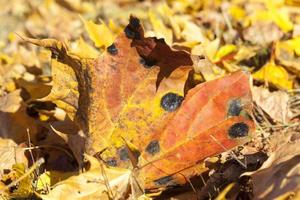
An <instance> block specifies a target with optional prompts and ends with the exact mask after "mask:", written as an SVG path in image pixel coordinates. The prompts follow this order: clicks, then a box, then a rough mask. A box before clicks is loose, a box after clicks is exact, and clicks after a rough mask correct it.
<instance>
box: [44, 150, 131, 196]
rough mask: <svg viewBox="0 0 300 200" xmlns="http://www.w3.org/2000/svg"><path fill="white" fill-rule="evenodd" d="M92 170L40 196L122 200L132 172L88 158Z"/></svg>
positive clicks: (58, 184)
mask: <svg viewBox="0 0 300 200" xmlns="http://www.w3.org/2000/svg"><path fill="white" fill-rule="evenodd" d="M86 158H87V159H88V160H89V161H90V162H91V164H92V166H91V168H90V169H89V170H88V171H87V172H84V173H82V174H79V175H77V176H71V177H70V178H68V179H66V180H63V181H60V182H58V183H57V184H55V185H54V186H53V189H52V190H51V191H50V193H49V194H46V195H44V194H40V195H39V197H40V198H42V199H43V200H53V199H57V200H60V199H61V200H62V199H65V198H66V196H67V197H68V198H71V199H74V200H79V199H101V200H102V199H103V200H105V199H107V200H109V199H111V198H114V199H120V198H121V197H123V195H125V194H126V193H127V190H128V187H129V185H130V177H131V176H132V172H131V171H130V170H126V169H118V168H110V167H106V166H105V165H104V164H103V163H100V162H98V160H97V159H95V158H93V157H91V156H87V155H86Z"/></svg>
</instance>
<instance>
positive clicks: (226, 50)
mask: <svg viewBox="0 0 300 200" xmlns="http://www.w3.org/2000/svg"><path fill="white" fill-rule="evenodd" d="M235 51H237V46H235V45H233V44H227V45H224V46H222V47H221V48H220V49H219V50H218V51H217V53H216V55H215V57H214V61H215V62H216V61H219V60H220V59H221V58H223V57H224V56H227V55H229V54H230V53H233V52H235Z"/></svg>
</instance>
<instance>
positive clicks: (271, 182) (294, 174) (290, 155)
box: [247, 131, 300, 199]
mask: <svg viewBox="0 0 300 200" xmlns="http://www.w3.org/2000/svg"><path fill="white" fill-rule="evenodd" d="M272 143H273V145H275V151H274V152H272V153H271V155H270V157H269V158H268V160H267V161H266V162H265V163H264V164H263V165H262V166H261V168H260V169H259V170H258V171H256V172H253V173H250V174H249V173H248V174H247V175H250V176H251V178H252V181H253V195H254V196H255V197H256V198H257V199H275V198H276V197H279V196H281V195H283V194H285V193H287V192H297V191H299V189H300V178H299V173H300V166H299V163H300V162H299V161H300V158H299V133H297V132H293V131H290V132H288V133H284V132H281V134H279V135H278V136H277V137H274V138H273V140H272Z"/></svg>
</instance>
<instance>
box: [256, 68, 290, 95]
mask: <svg viewBox="0 0 300 200" xmlns="http://www.w3.org/2000/svg"><path fill="white" fill-rule="evenodd" d="M253 78H254V79H256V80H260V81H265V82H266V83H272V84H274V85H275V86H277V87H279V88H282V89H286V90H290V89H292V88H293V81H292V80H290V79H289V74H288V72H287V71H286V70H285V69H284V68H283V67H281V66H279V65H275V64H274V63H272V62H270V63H267V64H266V65H265V66H263V67H262V68H261V69H260V70H259V71H257V72H255V73H254V74H253Z"/></svg>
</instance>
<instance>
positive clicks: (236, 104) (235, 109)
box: [227, 99, 243, 117]
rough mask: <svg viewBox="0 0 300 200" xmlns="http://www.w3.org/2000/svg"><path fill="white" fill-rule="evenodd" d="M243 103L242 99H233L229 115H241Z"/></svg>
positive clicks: (230, 103)
mask: <svg viewBox="0 0 300 200" xmlns="http://www.w3.org/2000/svg"><path fill="white" fill-rule="evenodd" d="M242 109H243V108H242V104H241V100H240V99H233V100H230V101H229V105H228V110H227V116H228V117H231V116H239V115H240V113H241V111H242Z"/></svg>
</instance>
